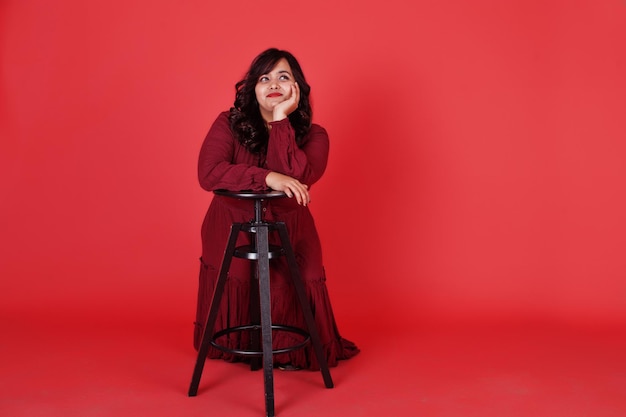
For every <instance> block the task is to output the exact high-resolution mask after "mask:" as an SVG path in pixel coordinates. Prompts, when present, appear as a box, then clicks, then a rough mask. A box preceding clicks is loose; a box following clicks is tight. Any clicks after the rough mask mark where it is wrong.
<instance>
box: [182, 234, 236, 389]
mask: <svg viewBox="0 0 626 417" xmlns="http://www.w3.org/2000/svg"><path fill="white" fill-rule="evenodd" d="M240 231H241V224H240V223H233V225H232V226H231V228H230V235H229V236H228V243H227V245H226V249H225V250H224V258H222V265H221V266H220V272H219V276H218V278H217V282H216V283H215V290H214V291H213V297H212V298H211V307H210V308H209V315H208V316H207V320H206V323H205V325H204V332H203V333H202V341H201V342H200V348H199V349H198V357H197V359H196V366H195V368H194V370H193V376H192V377H191V385H190V386H189V396H190V397H194V396H196V394H197V393H198V385H199V384H200V378H201V377H202V370H203V369H204V363H205V361H206V356H207V353H208V351H209V345H210V343H211V339H212V338H213V328H214V327H215V321H216V320H217V312H218V310H219V307H220V301H221V300H222V295H223V294H224V287H225V285H226V278H227V277H228V270H229V269H230V263H231V261H232V259H233V254H234V253H235V245H236V244H237V237H238V235H239V232H240Z"/></svg>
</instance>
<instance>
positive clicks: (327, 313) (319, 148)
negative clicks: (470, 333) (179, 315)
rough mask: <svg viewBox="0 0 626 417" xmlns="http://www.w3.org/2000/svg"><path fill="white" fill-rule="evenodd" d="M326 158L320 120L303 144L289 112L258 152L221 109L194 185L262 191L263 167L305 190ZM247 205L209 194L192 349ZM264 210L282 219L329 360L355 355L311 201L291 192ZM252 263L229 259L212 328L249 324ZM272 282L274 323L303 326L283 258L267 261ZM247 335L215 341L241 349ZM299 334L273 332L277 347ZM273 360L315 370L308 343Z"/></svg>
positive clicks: (214, 354)
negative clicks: (337, 312)
mask: <svg viewBox="0 0 626 417" xmlns="http://www.w3.org/2000/svg"><path fill="white" fill-rule="evenodd" d="M327 160H328V135H327V133H326V130H324V128H322V127H321V126H319V125H315V124H314V125H312V127H311V129H310V131H309V133H308V134H307V136H306V138H305V140H304V142H303V144H302V146H301V147H298V146H297V144H296V141H295V132H294V130H293V128H292V126H291V124H290V122H289V119H288V118H286V119H283V120H281V121H278V122H272V123H271V130H270V137H269V144H268V149H267V154H266V155H258V154H253V153H250V152H249V151H248V150H247V149H246V148H244V147H243V146H242V145H241V144H240V143H239V141H237V139H236V138H235V137H234V136H233V133H232V131H231V129H230V123H229V120H228V112H224V113H221V114H220V115H219V116H218V118H217V120H216V121H215V122H214V124H213V126H212V127H211V129H210V130H209V133H208V134H207V136H206V139H205V140H204V143H203V144H202V148H201V150H200V158H199V163H198V177H199V180H200V185H201V186H202V188H204V189H205V190H207V191H212V190H217V189H227V190H233V191H238V190H256V191H261V190H265V189H267V185H266V184H265V177H266V176H267V174H268V173H269V172H271V171H275V172H279V173H282V174H285V175H289V176H291V177H294V178H296V179H298V180H299V181H300V182H302V183H303V184H307V185H308V186H309V189H310V187H311V185H313V184H314V183H315V182H316V181H318V180H319V179H320V177H321V176H322V174H323V173H324V170H325V169H326V163H327ZM252 204H253V203H252V202H251V201H247V200H237V199H232V198H228V197H221V196H217V195H215V196H214V197H213V200H212V202H211V205H210V206H209V209H208V211H207V214H206V217H205V219H204V222H203V224H202V258H201V268H200V282H199V291H198V305H197V313H196V327H195V332H194V346H195V347H196V349H198V347H199V344H200V340H201V338H202V332H203V326H204V324H205V322H206V317H207V315H208V310H209V303H210V302H211V296H212V293H213V289H214V287H215V282H216V280H217V274H218V272H219V267H220V263H221V259H222V256H223V254H224V248H225V246H226V240H227V238H228V233H229V231H230V225H231V224H232V223H233V222H241V223H245V222H248V221H250V220H251V219H252V217H253V216H254V211H253V205H252ZM264 216H265V218H266V219H268V220H278V221H283V222H285V223H286V225H287V229H288V231H289V237H290V239H291V243H292V245H293V247H294V251H295V253H296V259H297V261H298V266H299V267H300V273H301V275H302V279H303V280H304V283H305V287H306V290H307V295H308V297H309V301H310V303H311V308H312V310H313V314H314V316H315V322H316V325H317V328H318V331H319V333H320V338H321V340H322V344H323V346H324V351H325V353H326V360H327V361H328V365H329V366H336V365H337V361H338V360H340V359H348V358H351V357H352V356H354V355H356V354H357V353H358V352H359V350H358V348H357V347H356V346H355V345H354V343H352V342H350V341H348V340H346V339H344V338H342V337H341V336H340V334H339V331H338V330H337V325H336V324H335V318H334V315H333V311H332V308H331V305H330V299H329V296H328V291H327V289H326V275H325V272H324V266H323V262H322V250H321V246H320V240H319V236H318V234H317V230H316V228H315V223H314V221H313V217H312V216H311V212H310V210H309V208H308V207H304V206H300V205H298V204H297V203H296V201H295V198H282V199H273V200H267V201H265V202H264ZM273 235H274V233H271V234H270V239H273V240H270V243H277V242H276V239H277V237H276V236H273ZM247 243H249V238H248V237H247V236H246V234H245V233H242V234H240V237H239V241H238V243H237V244H238V245H240V244H247ZM252 266H253V265H252V263H251V262H250V261H248V260H243V259H238V258H235V259H233V262H232V265H231V268H230V272H229V275H228V280H227V284H226V288H225V291H224V298H223V300H222V303H221V307H220V311H219V314H218V317H217V323H216V325H215V331H219V330H221V329H224V328H227V327H233V326H238V325H244V324H249V323H250V315H249V297H250V276H251V267H252ZM270 281H271V284H270V289H271V299H272V305H271V310H272V322H273V323H280V324H284V325H290V326H295V327H299V328H302V329H306V323H305V321H304V318H303V316H302V314H301V309H300V306H299V303H298V301H297V297H296V295H295V290H294V289H293V284H292V283H291V278H290V275H289V270H288V268H287V264H286V262H285V260H284V258H278V259H272V260H270ZM247 336H248V335H247V334H246V333H245V332H242V333H232V334H229V335H228V336H226V337H224V338H221V339H220V343H221V344H226V345H227V346H228V347H230V348H246V347H247V346H246V343H247V341H248V339H247ZM297 341H298V336H297V335H292V334H290V333H287V332H275V334H274V336H273V343H274V347H275V348H276V347H278V346H280V347H283V346H290V345H293V344H295V343H297ZM294 342H295V343H294ZM209 357H211V358H223V359H225V360H227V361H237V360H240V359H241V357H240V356H233V355H231V354H227V353H223V352H221V351H219V350H217V349H214V348H213V347H211V348H210V350H209ZM274 360H275V362H277V363H290V364H291V365H293V366H296V367H299V368H303V369H312V370H315V369H319V366H318V363H317V359H316V357H315V353H314V351H313V349H312V347H311V346H310V344H309V345H308V346H307V347H305V348H304V349H298V350H295V351H292V352H288V353H284V354H280V355H275V357H274Z"/></svg>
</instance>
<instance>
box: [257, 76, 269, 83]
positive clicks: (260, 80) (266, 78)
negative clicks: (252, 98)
mask: <svg viewBox="0 0 626 417" xmlns="http://www.w3.org/2000/svg"><path fill="white" fill-rule="evenodd" d="M268 80H269V78H268V77H265V76H263V77H261V78H259V82H265V81H268Z"/></svg>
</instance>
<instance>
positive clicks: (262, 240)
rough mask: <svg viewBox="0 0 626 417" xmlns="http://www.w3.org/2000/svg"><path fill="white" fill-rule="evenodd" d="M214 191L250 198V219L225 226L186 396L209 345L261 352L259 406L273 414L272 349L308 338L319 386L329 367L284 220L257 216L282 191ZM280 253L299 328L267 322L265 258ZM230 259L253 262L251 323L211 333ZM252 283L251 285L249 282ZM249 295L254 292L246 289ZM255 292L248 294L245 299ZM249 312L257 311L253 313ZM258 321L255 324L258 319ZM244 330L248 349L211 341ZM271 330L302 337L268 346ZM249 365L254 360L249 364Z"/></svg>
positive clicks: (298, 346)
mask: <svg viewBox="0 0 626 417" xmlns="http://www.w3.org/2000/svg"><path fill="white" fill-rule="evenodd" d="M214 193H215V195H219V196H223V197H229V198H236V199H243V200H250V201H252V202H253V203H254V218H253V219H252V220H250V222H249V223H233V224H232V225H231V229H230V234H229V236H228V242H227V244H226V249H225V250H224V257H223V258H222V264H221V266H220V270H219V275H218V278H217V282H216V284H215V290H214V291H213V297H212V299H211V304H210V307H209V314H208V316H207V319H206V323H205V326H204V333H203V334H202V340H201V342H200V348H199V349H198V357H197V359H196V366H195V368H194V373H193V376H192V379H191V385H190V387H189V396H190V397H193V396H195V395H196V394H197V393H198V386H199V384H200V378H201V377H202V370H203V369H204V363H205V360H206V356H207V353H208V349H209V347H210V346H213V347H215V348H216V349H219V350H222V351H224V352H229V353H232V354H238V355H243V356H262V357H263V375H264V386H265V411H266V416H267V417H274V379H273V355H274V354H278V353H285V352H289V351H292V350H295V349H301V348H303V347H305V346H306V345H307V344H308V343H311V344H312V346H313V349H314V352H315V356H316V357H317V360H318V363H319V366H320V371H321V373H322V377H323V379H324V385H325V386H326V388H332V387H333V386H334V384H333V381H332V378H331V376H330V371H329V370H328V363H327V361H326V357H325V354H324V350H323V347H322V342H321V340H320V337H319V333H318V331H317V328H316V326H315V319H314V317H313V312H312V310H311V305H310V303H309V301H308V298H307V294H306V289H305V287H304V282H303V281H302V278H301V276H300V272H299V269H298V264H297V262H296V256H295V254H294V251H293V247H292V246H291V242H290V241H289V234H288V232H287V226H286V225H285V223H284V222H280V221H266V220H264V219H263V207H262V203H263V201H264V200H267V199H275V198H284V197H286V196H287V195H286V194H285V193H284V192H282V191H273V190H265V191H260V192H257V191H248V190H245V191H229V190H215V191H214ZM270 232H277V233H278V236H279V238H280V245H270V244H269V233H270ZM239 233H248V234H250V235H253V236H254V239H253V244H251V245H243V246H236V243H237V237H238V235H239ZM280 256H284V257H285V259H286V260H287V265H288V267H289V273H290V275H291V278H292V281H293V285H294V288H295V290H296V295H297V297H298V301H299V303H300V306H301V308H302V313H303V317H304V320H305V322H306V326H307V329H306V330H305V329H299V328H296V327H293V326H286V325H282V324H273V323H272V316H271V297H270V264H269V261H270V259H273V258H277V257H280ZM233 258H243V259H248V260H250V261H253V262H255V264H256V274H257V278H258V291H256V292H257V294H256V296H258V300H257V301H258V304H257V305H256V308H253V309H251V312H252V313H251V314H256V317H255V316H254V315H253V316H252V317H251V319H252V323H250V324H249V325H242V326H233V327H229V328H226V329H222V330H219V331H217V332H215V331H214V330H215V329H214V327H215V323H216V320H217V314H218V310H219V305H220V301H221V298H222V296H223V294H224V288H225V285H226V279H227V276H228V271H229V269H230V264H231V261H232V259H233ZM253 288H254V287H253ZM253 288H251V294H254V291H252V289H253ZM254 298H255V296H254V295H252V296H251V303H252V302H253V301H255V300H254ZM259 310H260V320H259V318H258V311H259ZM255 311H256V312H257V313H255ZM259 321H260V324H259ZM242 331H250V332H252V333H251V336H252V337H251V341H252V344H253V346H252V348H251V349H230V348H227V347H225V346H221V345H220V344H219V343H217V339H219V338H220V337H222V336H225V335H227V334H230V333H233V332H242ZM273 331H285V332H291V333H296V334H299V335H301V336H302V338H303V339H302V341H298V342H296V344H295V345H293V346H283V347H280V348H276V349H274V348H273V346H272V332H273ZM259 332H260V336H261V339H262V341H261V342H262V343H261V349H258V346H259V342H260V341H259V340H258V339H259V337H258V334H259ZM251 366H252V368H253V369H256V368H255V366H256V365H255V363H252V364H251Z"/></svg>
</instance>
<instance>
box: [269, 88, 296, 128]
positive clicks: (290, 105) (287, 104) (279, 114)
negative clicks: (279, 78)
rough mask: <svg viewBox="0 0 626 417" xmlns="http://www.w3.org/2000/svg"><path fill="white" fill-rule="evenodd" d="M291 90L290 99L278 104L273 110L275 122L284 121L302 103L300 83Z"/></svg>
mask: <svg viewBox="0 0 626 417" xmlns="http://www.w3.org/2000/svg"><path fill="white" fill-rule="evenodd" d="M290 88H291V91H290V94H289V98H287V99H286V100H285V101H282V102H280V103H278V104H277V105H276V106H275V107H274V109H273V119H274V121H275V122H277V121H279V120H283V119H284V118H285V117H287V116H289V115H290V114H291V113H293V112H294V111H295V110H296V109H297V108H298V104H299V103H300V87H299V86H298V83H294V84H292V85H291V87H290Z"/></svg>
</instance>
